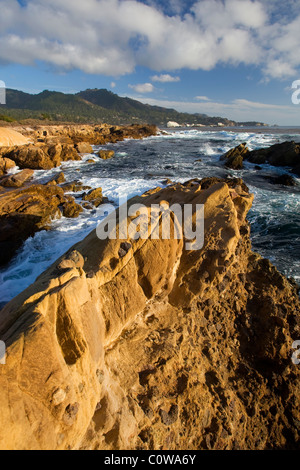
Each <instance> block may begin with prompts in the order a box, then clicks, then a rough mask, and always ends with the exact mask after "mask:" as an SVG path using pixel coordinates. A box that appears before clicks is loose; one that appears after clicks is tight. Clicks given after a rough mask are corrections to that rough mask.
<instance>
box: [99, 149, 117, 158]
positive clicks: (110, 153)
mask: <svg viewBox="0 0 300 470" xmlns="http://www.w3.org/2000/svg"><path fill="white" fill-rule="evenodd" d="M98 155H99V157H100V158H102V160H109V159H110V158H113V157H114V155H115V152H114V151H113V150H99V152H98Z"/></svg>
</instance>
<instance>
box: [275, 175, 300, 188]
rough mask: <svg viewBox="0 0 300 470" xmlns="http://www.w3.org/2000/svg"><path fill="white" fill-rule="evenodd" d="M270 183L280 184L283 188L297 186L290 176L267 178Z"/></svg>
mask: <svg viewBox="0 0 300 470" xmlns="http://www.w3.org/2000/svg"><path fill="white" fill-rule="evenodd" d="M269 180H270V182H271V183H274V184H281V185H283V186H297V182H296V180H295V178H293V177H292V176H290V175H280V176H277V177H275V178H269Z"/></svg>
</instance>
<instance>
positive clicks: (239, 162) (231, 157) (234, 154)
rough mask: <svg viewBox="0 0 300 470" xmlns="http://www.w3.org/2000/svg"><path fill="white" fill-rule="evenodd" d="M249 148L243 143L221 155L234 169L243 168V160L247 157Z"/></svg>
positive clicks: (226, 163) (229, 166)
mask: <svg viewBox="0 0 300 470" xmlns="http://www.w3.org/2000/svg"><path fill="white" fill-rule="evenodd" d="M248 154H249V149H248V147H246V144H241V145H239V146H237V147H235V148H234V149H231V150H229V151H228V152H227V153H225V155H223V156H222V157H221V160H224V161H225V166H226V167H227V168H231V169H233V170H241V169H242V168H243V161H244V159H246V158H247V156H248Z"/></svg>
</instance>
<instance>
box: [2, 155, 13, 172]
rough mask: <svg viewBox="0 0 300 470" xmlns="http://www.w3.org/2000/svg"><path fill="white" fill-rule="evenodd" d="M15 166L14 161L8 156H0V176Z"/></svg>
mask: <svg viewBox="0 0 300 470" xmlns="http://www.w3.org/2000/svg"><path fill="white" fill-rule="evenodd" d="M15 166H16V164H15V162H14V161H13V160H11V159H10V158H5V157H0V176H2V175H4V174H5V173H6V172H7V171H8V170H11V169H12V168H14V167H15Z"/></svg>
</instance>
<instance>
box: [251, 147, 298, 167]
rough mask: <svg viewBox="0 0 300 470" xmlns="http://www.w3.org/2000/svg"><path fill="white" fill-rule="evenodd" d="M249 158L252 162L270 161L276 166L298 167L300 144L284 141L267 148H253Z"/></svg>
mask: <svg viewBox="0 0 300 470" xmlns="http://www.w3.org/2000/svg"><path fill="white" fill-rule="evenodd" d="M248 160H249V161H250V162H252V163H258V164H260V163H266V162H267V163H269V164H270V165H274V166H289V167H293V168H295V167H297V166H298V165H300V144H296V143H295V142H283V143H281V144H275V145H272V146H271V147H268V148H266V149H259V150H253V151H252V152H250V153H249V156H248Z"/></svg>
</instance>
